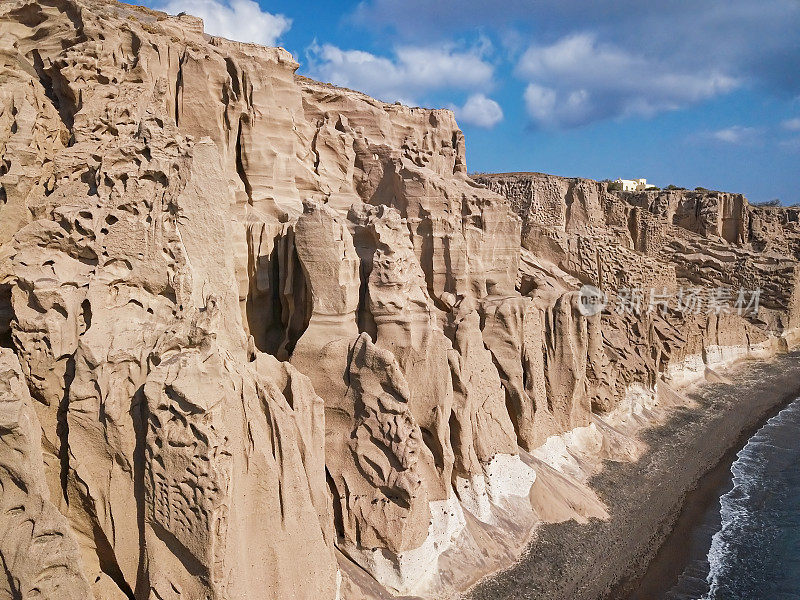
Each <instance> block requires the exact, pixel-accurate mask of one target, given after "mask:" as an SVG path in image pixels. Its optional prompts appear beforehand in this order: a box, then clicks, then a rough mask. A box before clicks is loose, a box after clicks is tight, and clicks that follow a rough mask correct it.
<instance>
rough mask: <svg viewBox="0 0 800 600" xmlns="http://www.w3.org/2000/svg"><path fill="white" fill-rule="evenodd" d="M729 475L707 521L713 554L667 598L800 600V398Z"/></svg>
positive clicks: (753, 440)
mask: <svg viewBox="0 0 800 600" xmlns="http://www.w3.org/2000/svg"><path fill="white" fill-rule="evenodd" d="M731 474H732V486H731V487H730V489H729V491H727V492H726V493H725V494H723V495H722V496H721V498H720V501H719V505H718V507H717V508H716V509H715V510H716V514H711V515H709V518H707V520H706V523H705V524H704V527H705V528H706V530H707V531H708V532H709V533H710V532H711V531H713V535H712V536H711V543H710V548H709V550H708V554H707V556H706V557H705V559H704V560H701V561H695V563H694V564H692V565H690V567H689V568H687V570H686V571H685V572H684V574H683V576H682V579H681V582H680V583H679V585H678V586H676V587H675V588H674V589H673V590H672V591H671V592H670V593H668V594H667V596H666V597H667V598H672V599H679V598H680V599H688V598H692V599H698V598H702V599H703V600H790V599H791V600H800V399H798V400H795V401H794V402H793V403H792V404H790V405H789V406H787V407H786V408H785V409H783V410H782V411H781V412H780V413H778V414H777V415H775V416H774V417H773V418H771V419H770V420H769V421H768V422H767V423H766V424H765V425H764V426H763V427H762V428H761V429H760V430H759V431H758V432H757V433H756V434H755V435H754V436H753V437H752V438H750V440H749V441H748V442H747V444H746V445H745V447H744V448H742V450H741V451H740V452H739V453H738V455H737V459H736V461H734V463H733V465H732V466H731Z"/></svg>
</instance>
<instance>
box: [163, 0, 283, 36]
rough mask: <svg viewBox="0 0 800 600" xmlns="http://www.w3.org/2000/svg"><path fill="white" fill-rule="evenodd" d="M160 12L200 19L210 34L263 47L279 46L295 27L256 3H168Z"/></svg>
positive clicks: (203, 0) (173, 0)
mask: <svg viewBox="0 0 800 600" xmlns="http://www.w3.org/2000/svg"><path fill="white" fill-rule="evenodd" d="M158 9H159V10H163V11H164V12H167V13H170V14H172V15H176V14H179V13H181V12H185V13H188V14H190V15H194V16H196V17H201V18H202V19H203V23H204V25H205V31H206V33H208V34H211V35H217V36H220V37H224V38H228V39H230V40H236V41H238V42H251V43H254V44H262V45H264V46H274V45H276V44H277V42H278V38H280V36H281V35H283V34H284V33H286V32H287V31H289V28H290V27H291V26H292V20H291V19H289V18H287V17H284V16H283V15H277V14H276V15H273V14H271V13H268V12H265V11H263V10H261V7H260V6H259V5H258V3H257V2H254V1H253V0H168V1H167V2H164V3H162V4H160V5H158Z"/></svg>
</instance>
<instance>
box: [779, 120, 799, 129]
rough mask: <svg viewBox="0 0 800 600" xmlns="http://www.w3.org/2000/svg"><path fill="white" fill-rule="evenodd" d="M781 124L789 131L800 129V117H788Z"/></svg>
mask: <svg viewBox="0 0 800 600" xmlns="http://www.w3.org/2000/svg"><path fill="white" fill-rule="evenodd" d="M781 126H782V127H783V128H784V129H786V130H787V131H800V117H798V118H795V119H787V120H786V121H784V122H783V123H781Z"/></svg>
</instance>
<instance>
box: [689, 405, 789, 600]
mask: <svg viewBox="0 0 800 600" xmlns="http://www.w3.org/2000/svg"><path fill="white" fill-rule="evenodd" d="M798 415H800V398H797V399H796V400H795V401H794V402H792V403H791V404H790V405H789V406H787V407H786V408H784V409H783V410H782V411H780V412H779V413H778V414H777V415H775V416H774V417H772V418H771V419H769V420H768V421H767V422H766V424H765V425H764V426H763V427H762V428H761V429H759V430H758V431H757V432H756V434H755V435H754V436H753V437H752V438H750V440H748V442H747V444H745V446H744V448H742V449H741V450H740V451H739V453H738V454H737V455H736V460H735V461H734V462H733V464H732V465H731V473H732V475H733V487H732V488H731V490H730V491H729V492H727V493H726V494H723V495H722V496H721V497H720V521H721V527H720V529H719V531H717V532H716V533H715V534H714V535H713V537H712V538H711V547H710V548H709V551H708V564H709V570H708V576H707V577H706V582H707V583H708V586H709V591H708V592H707V593H706V594H705V595H704V596H703V597H702V598H701V600H715V599H716V598H717V597H718V594H719V592H720V588H721V585H722V582H723V581H724V578H725V573H726V572H729V571H731V570H733V569H736V568H737V565H734V564H732V561H733V560H735V558H736V554H735V552H734V550H735V549H734V548H733V547H732V545H731V543H730V542H733V541H735V536H736V532H737V531H740V530H741V529H743V528H744V527H745V526H746V524H747V523H748V522H749V521H750V520H752V518H753V514H752V507H753V504H752V503H751V502H749V500H750V498H751V492H752V491H753V490H754V489H758V487H760V483H761V476H762V473H763V471H764V468H765V466H766V461H765V457H764V455H763V450H764V448H765V447H775V446H774V444H773V440H772V438H771V436H770V434H771V433H772V432H773V430H775V429H777V428H779V427H781V426H782V425H784V424H785V423H786V422H787V421H795V422H796V421H797V420H798Z"/></svg>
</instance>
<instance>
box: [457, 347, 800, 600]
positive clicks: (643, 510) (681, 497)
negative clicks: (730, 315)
mask: <svg viewBox="0 0 800 600" xmlns="http://www.w3.org/2000/svg"><path fill="white" fill-rule="evenodd" d="M716 379H721V378H718V377H714V378H712V380H706V381H700V382H697V383H696V384H694V385H691V386H689V387H687V388H685V389H683V390H681V393H683V394H685V395H686V396H688V397H689V398H691V399H692V400H693V401H695V402H696V403H697V406H696V407H693V408H686V407H679V408H676V409H674V411H673V413H672V414H671V415H670V417H669V418H668V419H667V420H666V421H665V422H664V423H662V424H659V425H656V426H655V427H652V428H649V429H646V430H644V431H643V432H642V433H641V439H642V440H643V441H644V442H645V443H647V445H648V450H647V451H646V452H645V453H644V454H643V455H642V456H641V457H640V458H639V460H638V461H636V462H633V463H624V462H613V461H606V462H605V465H604V468H603V470H602V471H601V472H600V473H598V474H597V475H595V476H594V477H593V478H592V479H591V480H590V484H591V487H592V489H593V490H594V491H595V492H596V493H597V494H598V496H599V497H600V498H601V499H602V500H603V501H604V502H605V503H606V505H607V507H608V509H609V513H610V515H611V519H609V520H607V521H600V520H598V519H593V520H592V521H590V522H589V523H588V524H585V525H579V524H578V523H576V522H574V521H569V522H566V523H556V524H542V525H541V526H539V528H538V530H537V532H536V534H535V537H534V539H533V541H532V542H531V544H530V545H529V547H528V548H527V550H526V551H525V553H524V554H523V556H522V557H521V558H520V560H519V561H518V562H517V563H515V564H514V565H512V566H511V567H509V568H508V569H506V570H504V571H502V572H500V573H497V574H495V575H493V576H491V577H489V578H486V579H484V580H482V581H481V582H479V583H478V584H477V585H476V586H475V587H473V588H472V590H470V592H469V593H468V594H467V595H466V597H467V598H471V599H473V600H488V599H490V598H491V599H492V600H495V599H501V598H539V597H547V598H548V599H554V600H555V599H559V598H564V599H575V600H583V599H586V600H591V599H595V598H598V599H599V598H613V599H614V600H618V599H621V598H631V600H633V599H636V600H646V599H651V598H659V597H661V596H660V595H659V594H663V593H664V592H666V591H667V590H669V589H670V588H671V587H672V585H674V583H675V581H676V580H677V577H678V575H679V574H680V573H681V571H682V570H683V567H684V566H685V565H686V564H687V563H688V562H689V560H690V559H691V556H690V551H689V549H688V547H687V546H688V544H687V543H686V540H687V537H686V536H687V535H688V536H691V535H692V534H693V532H694V531H695V529H696V528H697V526H698V525H699V524H700V522H701V521H702V518H703V516H704V515H705V514H706V511H707V510H708V508H709V507H710V506H711V505H712V504H713V503H714V502H716V501H718V497H719V496H718V494H719V493H720V488H724V480H725V476H726V475H727V474H729V469H730V463H731V462H732V461H733V460H734V459H735V456H736V453H737V452H738V451H739V449H741V447H742V446H743V445H744V444H745V443H746V442H747V440H748V439H749V438H750V437H751V436H752V435H753V434H754V433H755V431H757V430H758V429H759V428H760V427H761V426H762V425H763V423H764V422H766V421H767V420H768V419H769V417H770V416H772V415H773V414H775V413H777V412H778V411H779V410H780V409H781V408H783V407H784V406H785V405H786V404H788V403H789V402H791V401H792V400H794V399H795V398H796V397H797V396H798V395H800V352H798V351H794V352H791V353H788V354H783V355H779V356H777V357H774V358H770V359H767V360H754V359H745V360H742V361H739V362H737V363H736V364H734V365H732V366H731V367H730V368H729V369H725V379H724V380H722V381H717V380H716ZM787 390H789V391H787ZM742 398H747V399H748V400H749V401H748V402H742V401H741V399H742ZM634 483H635V485H634ZM723 491H724V490H723ZM673 578H674V579H673Z"/></svg>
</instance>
